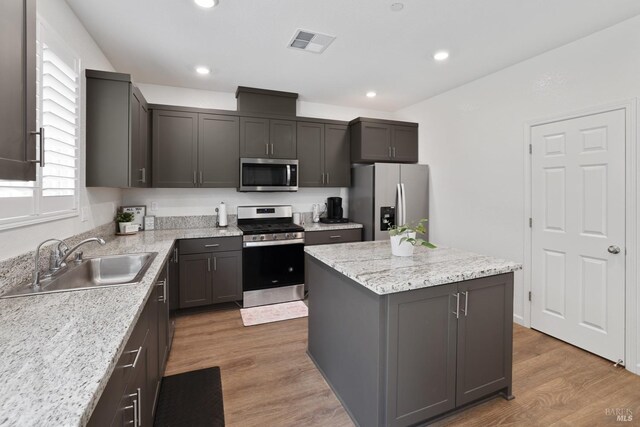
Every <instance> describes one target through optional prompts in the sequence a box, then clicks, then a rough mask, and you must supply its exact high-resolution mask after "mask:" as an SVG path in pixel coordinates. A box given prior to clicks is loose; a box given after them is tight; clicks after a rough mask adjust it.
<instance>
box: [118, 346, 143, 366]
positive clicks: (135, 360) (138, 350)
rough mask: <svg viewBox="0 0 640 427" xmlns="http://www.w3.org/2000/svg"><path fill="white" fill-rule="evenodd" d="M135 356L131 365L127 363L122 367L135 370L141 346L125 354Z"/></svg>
mask: <svg viewBox="0 0 640 427" xmlns="http://www.w3.org/2000/svg"><path fill="white" fill-rule="evenodd" d="M132 353H135V354H136V358H135V359H133V363H129V364H128V365H122V367H123V368H132V369H136V365H137V364H138V358H139V357H140V353H142V346H140V347H138V349H137V350H131V351H128V352H127V354H132Z"/></svg>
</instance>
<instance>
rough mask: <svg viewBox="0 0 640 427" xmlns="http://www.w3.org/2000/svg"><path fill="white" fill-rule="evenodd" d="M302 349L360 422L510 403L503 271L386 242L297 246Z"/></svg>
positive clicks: (509, 314)
mask: <svg viewBox="0 0 640 427" xmlns="http://www.w3.org/2000/svg"><path fill="white" fill-rule="evenodd" d="M305 252H306V255H305V275H306V276H305V283H306V284H307V285H308V286H309V344H308V354H309V356H310V357H311V358H312V359H313V361H314V362H315V364H316V366H317V367H318V369H319V370H320V371H321V372H322V374H323V375H324V377H325V379H326V380H327V382H328V383H329V385H330V386H331V388H332V389H333V390H334V392H335V393H336V395H337V397H338V398H339V399H340V401H341V402H342V404H343V406H344V407H345V409H346V410H347V412H348V413H349V415H350V416H351V418H352V419H353V421H354V422H355V423H356V424H357V425H360V426H410V425H414V424H417V423H423V422H426V421H429V420H434V419H437V418H439V417H441V416H443V415H445V414H447V413H450V412H452V411H455V410H459V409H460V408H462V407H465V406H467V405H471V404H474V403H476V402H478V401H482V400H484V399H487V398H490V397H493V396H497V395H502V396H504V397H505V398H507V399H511V398H512V397H513V396H512V394H511V364H512V331H513V323H512V322H513V271H515V270H518V269H520V268H521V265H519V264H516V263H514V262H510V261H505V260H501V259H497V258H493V257H489V256H484V255H478V254H474V253H470V252H466V251H462V250H458V249H452V248H438V249H433V250H430V249H426V248H422V247H420V248H416V251H415V254H414V255H413V256H412V257H394V256H392V255H391V250H390V247H389V242H388V241H376V242H359V243H345V244H340V245H322V246H313V247H306V248H305Z"/></svg>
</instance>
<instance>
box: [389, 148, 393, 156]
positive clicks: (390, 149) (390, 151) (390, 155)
mask: <svg viewBox="0 0 640 427" xmlns="http://www.w3.org/2000/svg"><path fill="white" fill-rule="evenodd" d="M389 157H393V156H392V155H391V146H389Z"/></svg>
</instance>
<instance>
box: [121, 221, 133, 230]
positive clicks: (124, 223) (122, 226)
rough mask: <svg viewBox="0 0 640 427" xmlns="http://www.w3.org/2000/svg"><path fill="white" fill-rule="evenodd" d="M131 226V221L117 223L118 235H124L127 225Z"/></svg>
mask: <svg viewBox="0 0 640 427" xmlns="http://www.w3.org/2000/svg"><path fill="white" fill-rule="evenodd" d="M131 224H133V222H131V221H130V222H119V223H118V227H119V228H120V233H125V232H126V230H125V229H126V228H127V225H131Z"/></svg>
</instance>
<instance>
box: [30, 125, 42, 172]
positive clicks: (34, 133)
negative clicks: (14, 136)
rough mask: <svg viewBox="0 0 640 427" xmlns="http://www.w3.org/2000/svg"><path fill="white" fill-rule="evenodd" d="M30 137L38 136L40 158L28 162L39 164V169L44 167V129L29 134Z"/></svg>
mask: <svg viewBox="0 0 640 427" xmlns="http://www.w3.org/2000/svg"><path fill="white" fill-rule="evenodd" d="M29 133H30V134H31V135H40V158H39V159H38V160H29V163H40V167H41V168H43V167H44V128H40V130H38V131H31V132H29Z"/></svg>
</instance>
